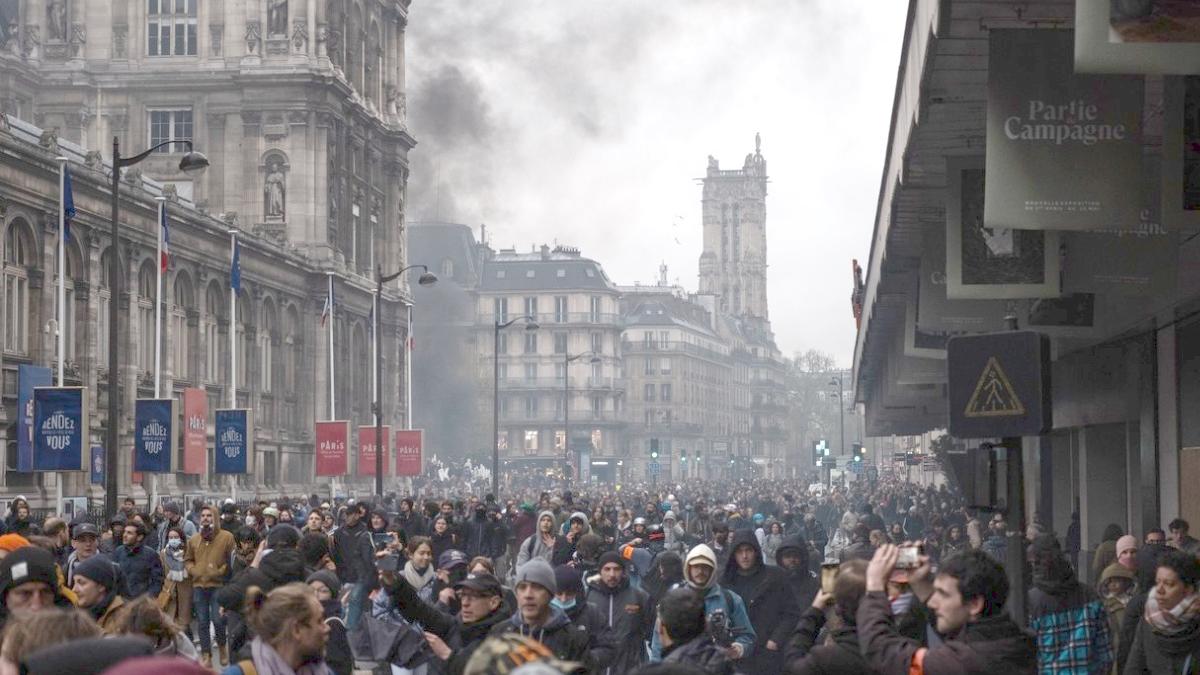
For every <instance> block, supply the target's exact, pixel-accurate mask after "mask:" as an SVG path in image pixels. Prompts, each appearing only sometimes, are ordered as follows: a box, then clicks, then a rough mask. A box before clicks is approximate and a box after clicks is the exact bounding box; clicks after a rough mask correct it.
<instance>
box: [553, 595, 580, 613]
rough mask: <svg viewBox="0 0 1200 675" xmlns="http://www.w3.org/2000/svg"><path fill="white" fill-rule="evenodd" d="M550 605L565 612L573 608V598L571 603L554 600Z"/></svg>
mask: <svg viewBox="0 0 1200 675" xmlns="http://www.w3.org/2000/svg"><path fill="white" fill-rule="evenodd" d="M550 604H551V605H553V606H554V607H557V608H559V609H561V610H562V611H564V612H565V611H567V610H569V609H571V608H573V607H574V606H575V598H571V602H563V601H562V600H559V599H558V598H554V599H553V600H551V601H550Z"/></svg>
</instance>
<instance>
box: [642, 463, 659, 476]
mask: <svg viewBox="0 0 1200 675" xmlns="http://www.w3.org/2000/svg"><path fill="white" fill-rule="evenodd" d="M646 470H647V471H649V472H650V475H652V476H657V475H658V474H660V473H662V464H659V463H658V462H650V463H649V464H647V465H646Z"/></svg>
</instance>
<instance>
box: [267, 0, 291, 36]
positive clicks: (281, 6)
mask: <svg viewBox="0 0 1200 675" xmlns="http://www.w3.org/2000/svg"><path fill="white" fill-rule="evenodd" d="M270 3H271V4H269V5H267V34H268V35H284V36H286V35H287V34H288V0H270Z"/></svg>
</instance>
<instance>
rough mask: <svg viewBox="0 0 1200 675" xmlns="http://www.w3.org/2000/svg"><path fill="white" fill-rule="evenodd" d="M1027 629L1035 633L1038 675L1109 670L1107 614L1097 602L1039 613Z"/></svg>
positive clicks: (1111, 652) (1110, 646)
mask: <svg viewBox="0 0 1200 675" xmlns="http://www.w3.org/2000/svg"><path fill="white" fill-rule="evenodd" d="M1029 626H1030V628H1032V629H1033V630H1034V631H1036V632H1037V646H1038V672H1039V673H1044V674H1054V673H1064V674H1065V673H1084V674H1090V673H1106V672H1108V671H1109V670H1110V669H1111V668H1112V664H1113V647H1112V637H1111V636H1110V635H1109V632H1108V614H1107V612H1105V611H1104V604H1103V603H1102V602H1101V601H1100V600H1099V599H1095V598H1092V599H1090V600H1088V601H1087V602H1086V603H1085V604H1083V605H1080V606H1076V607H1070V608H1066V609H1062V610H1060V611H1055V612H1050V613H1046V614H1042V615H1041V616H1038V617H1036V618H1034V619H1033V620H1031V621H1030V622H1029Z"/></svg>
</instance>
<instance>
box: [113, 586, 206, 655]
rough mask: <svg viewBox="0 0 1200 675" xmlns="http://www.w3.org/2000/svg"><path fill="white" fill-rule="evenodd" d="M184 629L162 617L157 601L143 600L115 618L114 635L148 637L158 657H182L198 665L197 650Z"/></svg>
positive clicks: (143, 597) (127, 606) (130, 604)
mask: <svg viewBox="0 0 1200 675" xmlns="http://www.w3.org/2000/svg"><path fill="white" fill-rule="evenodd" d="M183 628H184V627H183V626H181V625H180V624H177V623H175V621H173V620H172V619H171V617H170V616H168V615H167V614H165V613H163V611H162V610H161V609H159V607H158V605H157V603H156V601H155V600H153V599H151V598H150V597H148V596H141V597H139V598H137V599H135V600H133V601H131V602H129V603H126V605H125V606H124V608H123V610H122V611H121V612H120V613H119V614H117V615H116V616H115V620H114V623H113V626H112V631H111V633H112V634H113V635H137V636H142V637H146V638H148V639H149V640H150V641H151V642H152V643H153V644H154V653H155V654H157V655H159V656H179V657H183V658H185V659H187V660H189V661H193V662H195V661H199V660H200V655H199V653H197V652H196V646H195V645H194V644H192V639H191V638H190V637H188V636H187V634H186V633H184V630H183Z"/></svg>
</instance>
